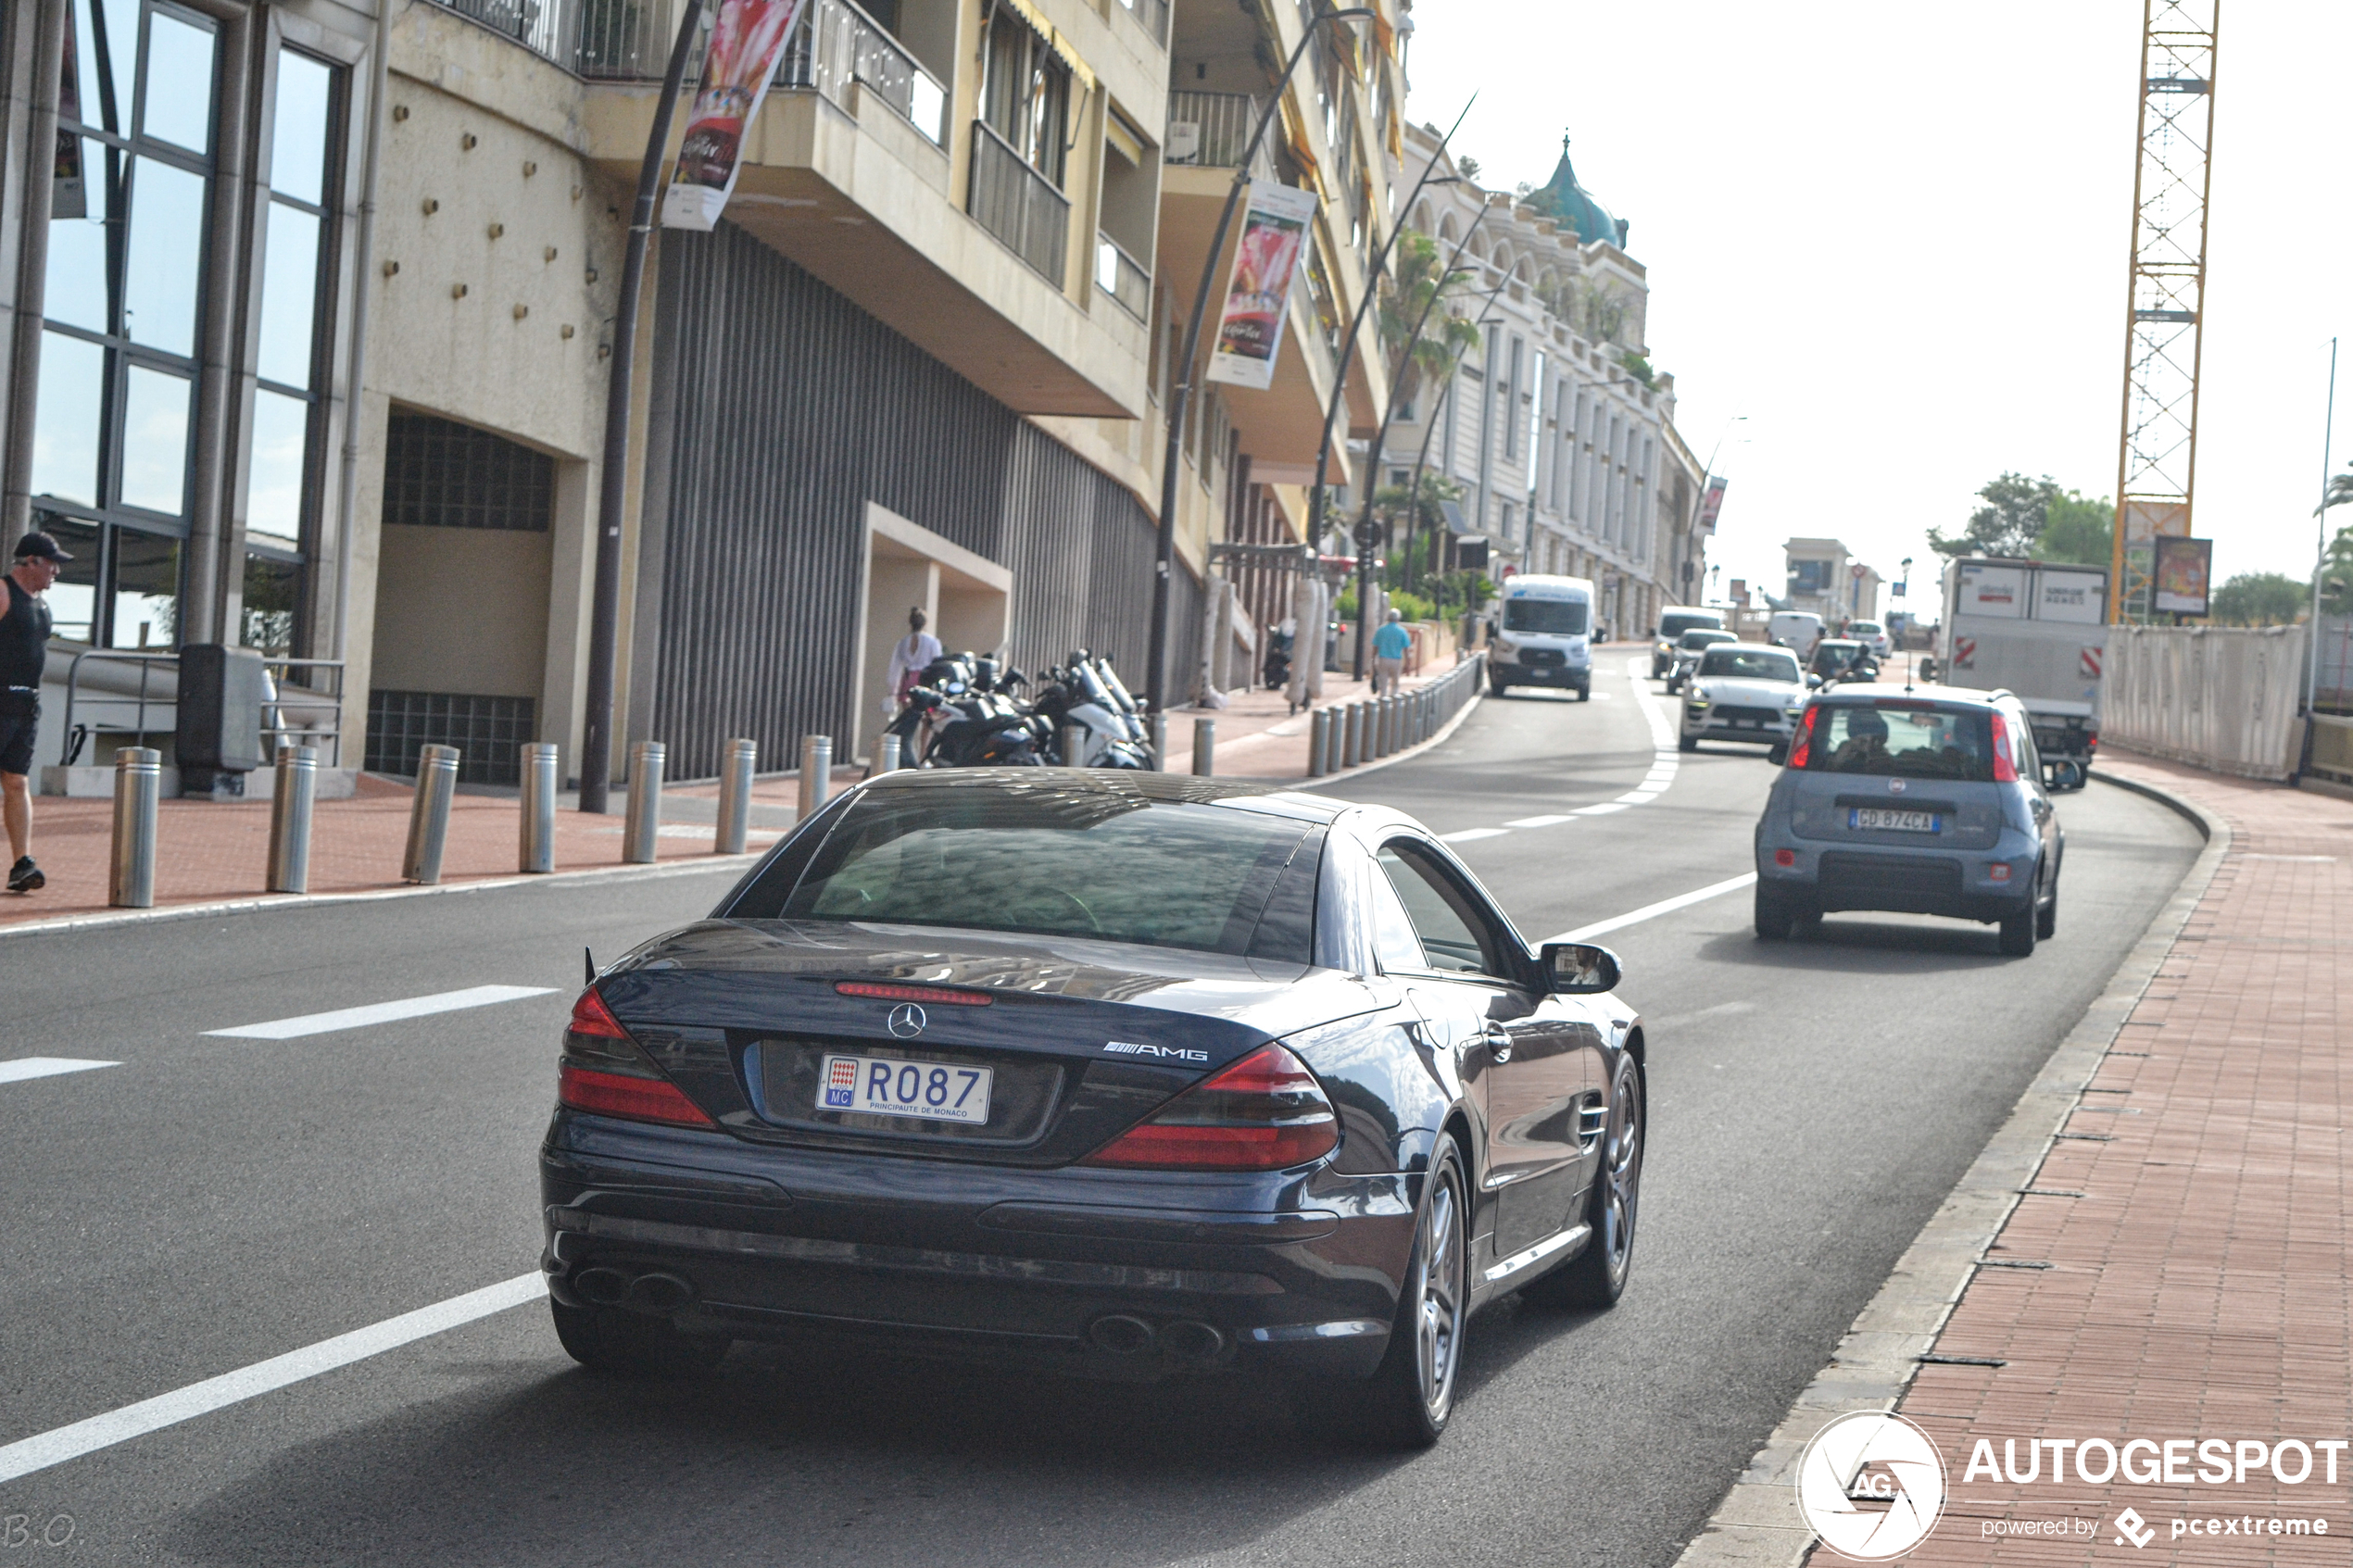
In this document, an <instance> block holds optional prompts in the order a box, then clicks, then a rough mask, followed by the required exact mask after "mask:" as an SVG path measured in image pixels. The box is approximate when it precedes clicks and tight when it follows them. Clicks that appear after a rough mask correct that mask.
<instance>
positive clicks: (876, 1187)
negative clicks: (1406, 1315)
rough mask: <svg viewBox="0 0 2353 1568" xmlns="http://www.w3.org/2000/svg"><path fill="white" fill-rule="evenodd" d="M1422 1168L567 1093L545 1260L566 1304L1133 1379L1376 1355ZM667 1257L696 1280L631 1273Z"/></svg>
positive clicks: (1322, 1370)
mask: <svg viewBox="0 0 2353 1568" xmlns="http://www.w3.org/2000/svg"><path fill="white" fill-rule="evenodd" d="M1415 1182H1416V1178H1414V1177H1411V1176H1408V1175H1405V1174H1396V1175H1382V1176H1341V1175H1335V1174H1333V1173H1330V1172H1328V1171H1311V1172H1309V1173H1276V1174H1274V1175H1268V1176H1257V1175H1248V1176H1240V1175H1202V1176H1191V1175H1172V1174H1167V1173H1132V1172H1117V1171H1091V1170H1088V1171H1078V1170H1070V1169H1063V1170H1048V1171H1036V1170H1018V1169H1009V1168H1006V1167H1002V1166H980V1165H971V1164H963V1163H957V1162H952V1161H947V1160H938V1161H932V1160H907V1159H901V1158H882V1157H875V1158H867V1157H862V1156H858V1155H844V1154H837V1153H831V1152H818V1151H809V1150H797V1149H781V1148H769V1147H762V1146H756V1145H750V1144H747V1143H745V1142H743V1141H742V1140H740V1139H737V1138H735V1137H733V1136H730V1135H725V1134H715V1133H692V1132H685V1131H673V1130H672V1129H668V1128H661V1127H651V1126H646V1125H643V1124H638V1123H626V1122H619V1121H614V1120H610V1119H608V1118H602V1117H592V1116H583V1115H579V1114H577V1113H575V1112H572V1111H559V1112H558V1113H557V1117H556V1121H555V1123H554V1124H553V1125H552V1126H551V1127H550V1129H549V1132H548V1136H547V1143H546V1144H545V1146H543V1148H542V1149H541V1160H540V1186H541V1197H542V1199H543V1203H544V1209H543V1223H544V1227H545V1234H546V1237H547V1248H546V1251H545V1253H544V1254H543V1256H542V1259H541V1267H542V1268H543V1269H544V1270H545V1272H546V1273H547V1284H548V1290H549V1293H550V1294H551V1295H553V1296H554V1297H555V1298H557V1299H558V1300H560V1301H563V1302H565V1303H566V1304H568V1305H573V1306H583V1305H600V1306H607V1305H618V1306H622V1307H623V1308H627V1309H634V1310H638V1311H655V1312H658V1313H659V1314H660V1315H662V1316H665V1317H669V1318H672V1319H673V1321H675V1322H676V1323H678V1324H679V1325H680V1326H681V1327H682V1328H685V1329H687V1330H689V1331H690V1332H696V1333H708V1334H718V1335H725V1336H730V1337H736V1338H776V1337H800V1336H816V1335H823V1336H837V1337H847V1338H851V1339H859V1340H866V1341H875V1342H885V1343H888V1344H890V1345H891V1346H893V1347H895V1348H898V1349H899V1350H900V1351H901V1352H902V1353H904V1352H908V1351H913V1352H915V1353H922V1354H935V1355H946V1356H950V1357H953V1358H956V1359H960V1360H984V1361H993V1362H1000V1363H1013V1364H1018V1365H1025V1366H1030V1367H1036V1368H1040V1369H1045V1370H1051V1371H1055V1372H1060V1373H1067V1374H1077V1375H1082V1376H1096V1377H1112V1378H1126V1379H1151V1378H1158V1377H1165V1376H1171V1375H1179V1374H1193V1373H1202V1372H1216V1371H1231V1370H1248V1369H1250V1368H1252V1367H1257V1368H1262V1369H1267V1370H1276V1371H1281V1372H1286V1373H1306V1374H1327V1375H1338V1376H1365V1375H1368V1374H1370V1373H1371V1372H1372V1370H1373V1368H1374V1367H1375V1366H1376V1365H1378V1362H1379V1361H1380V1358H1381V1355H1382V1353H1383V1352H1384V1351H1385V1350H1386V1348H1387V1346H1388V1337H1389V1327H1390V1320H1391V1318H1392V1317H1393V1315H1394V1313H1395V1311H1396V1304H1397V1298H1398V1291H1399V1287H1400V1280H1401V1277H1402V1275H1403V1270H1404V1265H1405V1259H1406V1255H1407V1253H1408V1251H1409V1250H1410V1248H1411V1246H1412V1230H1413V1213H1414V1202H1415V1199H1416V1193H1415V1191H1414V1184H1415ZM654 1275H660V1276H663V1281H664V1282H668V1281H675V1282H677V1283H678V1285H682V1286H684V1289H683V1291H682V1290H680V1289H678V1288H677V1286H673V1285H671V1284H668V1283H661V1284H658V1285H656V1286H648V1287H643V1288H638V1289H635V1291H634V1292H633V1290H632V1286H635V1285H637V1283H638V1282H640V1281H643V1280H645V1279H647V1278H648V1276H654ZM1107 1318H1120V1319H1126V1320H1133V1322H1134V1323H1141V1324H1142V1325H1144V1332H1142V1333H1141V1334H1139V1333H1138V1332H1137V1331H1136V1330H1135V1329H1134V1327H1133V1326H1132V1324H1122V1325H1120V1331H1119V1332H1118V1333H1115V1334H1114V1333H1109V1332H1106V1331H1104V1330H1103V1329H1101V1327H1100V1326H1099V1325H1101V1323H1102V1321H1103V1320H1105V1319H1107ZM1180 1324H1181V1325H1184V1326H1182V1327H1181V1328H1179V1327H1176V1325H1180ZM1204 1326H1205V1327H1206V1328H1208V1329H1210V1330H1213V1331H1214V1333H1212V1334H1208V1335H1204V1334H1202V1333H1201V1332H1199V1331H1200V1329H1201V1328H1202V1327H1204ZM1172 1328H1175V1332H1170V1331H1171V1330H1172ZM1137 1340H1141V1343H1140V1344H1136V1343H1134V1341H1137Z"/></svg>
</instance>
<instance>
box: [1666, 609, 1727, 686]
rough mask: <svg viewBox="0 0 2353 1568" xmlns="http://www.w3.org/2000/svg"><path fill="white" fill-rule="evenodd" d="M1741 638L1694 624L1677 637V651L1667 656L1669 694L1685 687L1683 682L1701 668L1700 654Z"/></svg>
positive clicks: (1710, 627)
mask: <svg viewBox="0 0 2353 1568" xmlns="http://www.w3.org/2000/svg"><path fill="white" fill-rule="evenodd" d="M1739 641H1740V639H1739V638H1738V637H1735V636H1734V635H1732V634H1731V633H1730V632H1719V631H1718V630H1717V629H1716V628H1714V627H1712V626H1694V627H1692V629H1691V630H1690V631H1688V632H1686V633H1683V634H1682V635H1681V636H1680V637H1678V638H1677V639H1675V651H1674V652H1673V653H1672V654H1670V655H1668V656H1667V695H1668V696H1673V695H1674V694H1675V693H1677V692H1680V691H1681V690H1682V689H1683V683H1684V682H1686V681H1688V680H1690V679H1691V678H1692V671H1694V670H1696V669H1698V668H1699V656H1700V655H1701V654H1704V653H1705V652H1706V651H1707V650H1708V649H1709V648H1711V647H1714V646H1716V645H1717V644H1718V643H1737V642H1739Z"/></svg>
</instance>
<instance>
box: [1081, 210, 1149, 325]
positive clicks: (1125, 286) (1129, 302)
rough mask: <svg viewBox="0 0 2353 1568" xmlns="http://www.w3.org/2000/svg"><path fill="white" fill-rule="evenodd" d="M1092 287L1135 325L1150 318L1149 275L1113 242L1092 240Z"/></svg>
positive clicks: (1102, 235)
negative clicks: (1110, 299) (1093, 280)
mask: <svg viewBox="0 0 2353 1568" xmlns="http://www.w3.org/2000/svg"><path fill="white" fill-rule="evenodd" d="M1095 286H1096V287H1097V288H1099V289H1101V291H1102V292H1103V293H1105V294H1107V295H1111V297H1112V299H1113V301H1114V303H1115V304H1117V305H1118V307H1120V308H1121V309H1122V310H1125V311H1126V312H1127V314H1129V315H1130V316H1133V317H1135V318H1136V320H1139V321H1150V320H1151V315H1152V275H1151V273H1150V272H1148V271H1146V270H1144V268H1143V266H1142V264H1141V263H1139V262H1138V261H1137V259H1136V258H1135V257H1132V256H1130V255H1128V254H1127V252H1126V249H1125V248H1123V247H1122V246H1121V245H1120V243H1119V242H1118V241H1117V240H1114V239H1113V238H1112V237H1111V236H1110V235H1109V234H1105V233H1101V232H1098V233H1097V234H1096V236H1095Z"/></svg>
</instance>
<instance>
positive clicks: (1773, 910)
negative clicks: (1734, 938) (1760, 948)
mask: <svg viewBox="0 0 2353 1568" xmlns="http://www.w3.org/2000/svg"><path fill="white" fill-rule="evenodd" d="M1796 918H1797V912H1796V911H1795V910H1794V909H1791V908H1790V905H1789V900H1788V899H1787V898H1785V897H1782V896H1781V894H1780V892H1779V891H1777V890H1775V889H1773V888H1771V887H1768V886H1767V885H1766V884H1764V883H1762V882H1760V883H1758V884H1756V939H1757V940H1758V941H1760V942H1786V941H1787V940H1789V930H1790V926H1791V925H1792V924H1793V922H1795V921H1796Z"/></svg>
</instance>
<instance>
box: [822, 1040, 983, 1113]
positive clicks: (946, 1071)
mask: <svg viewBox="0 0 2353 1568" xmlns="http://www.w3.org/2000/svg"><path fill="white" fill-rule="evenodd" d="M993 1076H994V1074H993V1073H991V1072H990V1071H989V1070H988V1068H986V1067H958V1066H954V1065H952V1064H950V1063H948V1062H941V1061H910V1060H906V1059H904V1058H901V1057H884V1056H828V1057H826V1058H825V1061H824V1070H823V1071H822V1072H821V1073H819V1075H818V1088H817V1109H818V1110H854V1111H860V1112H862V1113H864V1114H866V1115H869V1116H920V1117H922V1118H923V1119H924V1120H925V1121H926V1122H966V1123H971V1124H973V1125H974V1126H981V1125H984V1124H986V1123H987V1122H988V1081H989V1079H990V1078H991V1077H993Z"/></svg>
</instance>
